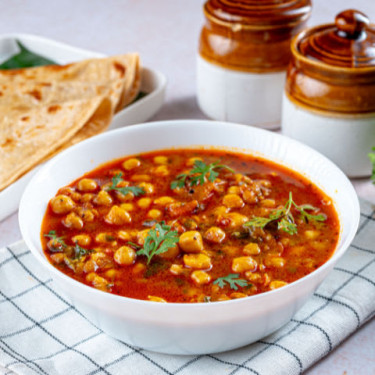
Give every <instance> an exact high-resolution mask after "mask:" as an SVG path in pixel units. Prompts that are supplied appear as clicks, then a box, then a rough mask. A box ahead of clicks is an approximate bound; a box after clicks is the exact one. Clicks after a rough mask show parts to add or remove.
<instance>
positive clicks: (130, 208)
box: [120, 203, 134, 212]
mask: <svg viewBox="0 0 375 375" xmlns="http://www.w3.org/2000/svg"><path fill="white" fill-rule="evenodd" d="M120 208H122V209H123V210H125V211H128V212H130V211H133V210H134V205H133V203H121V204H120Z"/></svg>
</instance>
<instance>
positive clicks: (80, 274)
mask: <svg viewBox="0 0 375 375" xmlns="http://www.w3.org/2000/svg"><path fill="white" fill-rule="evenodd" d="M339 231H340V228H339V221H338V217H337V213H336V211H335V209H334V207H333V204H332V201H331V199H330V198H328V197H327V196H326V195H325V194H324V193H323V192H321V191H320V190H319V189H318V188H317V187H316V186H314V185H313V184H312V183H311V182H309V181H308V180H307V179H305V178H304V177H303V176H301V175H299V174H297V173H295V172H292V171H290V170H288V169H286V168H284V167H281V166H279V165H277V164H274V163H272V162H270V161H267V160H264V159H261V158H256V157H254V156H251V155H245V154H240V153H235V152H228V151H225V150H220V149H219V150H216V149H200V150H195V149H186V150H164V151H158V152H151V153H144V154H140V155H135V156H131V157H126V158H124V159H121V160H115V161H112V162H109V163H107V164H105V165H102V166H100V167H98V168H97V169H95V170H93V171H91V172H89V173H87V174H85V175H84V176H83V177H82V178H79V179H78V180H76V181H74V182H73V183H71V184H70V185H69V186H66V187H63V188H61V189H60V190H59V191H58V192H57V194H56V196H55V197H54V198H52V199H51V200H50V202H49V205H48V208H47V211H46V214H45V217H44V221H43V224H42V233H41V239H42V244H43V249H44V252H45V254H46V256H47V257H48V259H49V261H50V262H51V263H52V264H53V265H54V266H55V267H56V268H58V269H59V270H60V271H62V272H63V273H65V274H66V275H68V276H70V277H72V278H74V279H76V280H78V281H80V282H82V283H84V284H86V285H89V286H92V287H94V288H97V289H100V290H103V291H106V292H109V293H113V294H117V295H121V296H126V297H130V298H136V299H142V300H150V301H157V302H216V301H225V300H230V299H236V298H243V297H247V296H251V295H255V294H259V293H263V292H267V291H269V290H273V289H276V288H279V287H283V286H285V285H287V284H288V283H291V282H293V281H295V280H297V279H299V278H301V277H303V276H305V275H307V274H309V273H311V272H312V271H314V270H315V269H316V268H318V267H319V266H321V265H322V264H323V263H325V262H326V261H327V260H328V259H329V258H330V257H331V255H332V254H333V252H334V250H335V248H336V245H337V243H338V238H339Z"/></svg>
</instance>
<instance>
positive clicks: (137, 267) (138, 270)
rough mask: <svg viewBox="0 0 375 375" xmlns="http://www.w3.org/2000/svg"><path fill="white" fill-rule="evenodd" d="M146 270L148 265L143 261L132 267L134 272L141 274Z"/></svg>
mask: <svg viewBox="0 0 375 375" xmlns="http://www.w3.org/2000/svg"><path fill="white" fill-rule="evenodd" d="M145 270H146V266H145V265H144V264H142V263H137V264H135V265H134V267H133V269H132V272H133V273H134V274H139V273H141V272H144V271H145Z"/></svg>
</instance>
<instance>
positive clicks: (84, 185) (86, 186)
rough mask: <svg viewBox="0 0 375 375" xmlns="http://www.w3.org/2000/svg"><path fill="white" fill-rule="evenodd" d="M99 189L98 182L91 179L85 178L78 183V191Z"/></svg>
mask: <svg viewBox="0 0 375 375" xmlns="http://www.w3.org/2000/svg"><path fill="white" fill-rule="evenodd" d="M97 187H98V184H97V183H96V181H94V180H92V179H91V178H83V179H82V180H79V181H78V184H77V189H78V190H79V191H84V192H86V191H94V190H96V188H97Z"/></svg>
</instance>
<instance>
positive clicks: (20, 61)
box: [0, 40, 56, 69]
mask: <svg viewBox="0 0 375 375" xmlns="http://www.w3.org/2000/svg"><path fill="white" fill-rule="evenodd" d="M16 43H17V45H18V48H19V49H20V50H19V52H17V53H16V54H14V55H13V56H11V57H10V58H9V59H8V60H6V61H4V62H3V63H2V64H0V69H20V68H30V67H34V66H42V65H56V63H55V62H54V61H52V60H50V59H47V58H45V57H43V56H40V55H38V54H36V53H35V52H32V51H30V50H29V49H27V48H26V47H25V46H24V45H23V44H22V43H21V42H19V41H18V40H17V41H16Z"/></svg>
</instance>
